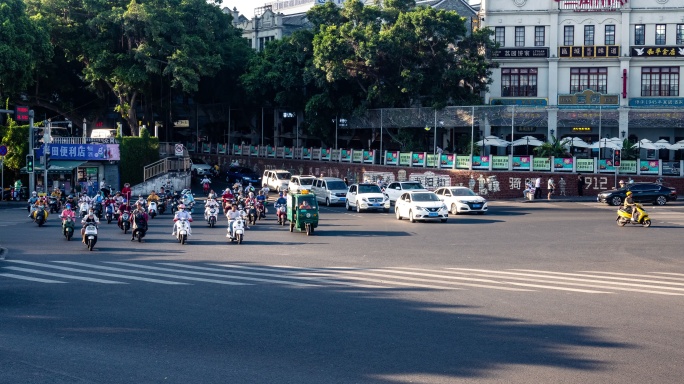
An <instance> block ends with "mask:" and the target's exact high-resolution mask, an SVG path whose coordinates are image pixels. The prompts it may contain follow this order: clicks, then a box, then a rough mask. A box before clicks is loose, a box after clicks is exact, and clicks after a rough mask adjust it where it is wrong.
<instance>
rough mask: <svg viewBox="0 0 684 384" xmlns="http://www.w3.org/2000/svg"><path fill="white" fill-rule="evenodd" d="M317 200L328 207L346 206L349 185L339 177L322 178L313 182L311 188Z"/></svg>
mask: <svg viewBox="0 0 684 384" xmlns="http://www.w3.org/2000/svg"><path fill="white" fill-rule="evenodd" d="M311 189H312V190H313V193H315V194H316V199H317V200H318V201H319V202H321V203H325V205H326V206H328V207H329V206H331V205H333V204H344V203H345V202H346V201H347V189H348V188H347V184H345V183H344V180H342V179H338V178H337V177H321V178H318V179H316V180H314V182H313V186H312V188H311Z"/></svg>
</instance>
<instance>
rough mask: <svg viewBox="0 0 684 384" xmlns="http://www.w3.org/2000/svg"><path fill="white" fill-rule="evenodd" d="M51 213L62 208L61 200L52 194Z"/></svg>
mask: <svg viewBox="0 0 684 384" xmlns="http://www.w3.org/2000/svg"><path fill="white" fill-rule="evenodd" d="M49 206H50V213H57V212H59V208H60V202H59V200H58V199H57V198H56V197H53V196H50V203H49Z"/></svg>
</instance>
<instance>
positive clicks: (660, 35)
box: [655, 24, 666, 45]
mask: <svg viewBox="0 0 684 384" xmlns="http://www.w3.org/2000/svg"><path fill="white" fill-rule="evenodd" d="M665 37H666V36H665V24H656V38H655V43H656V45H665Z"/></svg>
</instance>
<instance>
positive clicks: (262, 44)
mask: <svg viewBox="0 0 684 384" xmlns="http://www.w3.org/2000/svg"><path fill="white" fill-rule="evenodd" d="M273 40H275V36H266V37H260V38H259V51H263V50H264V48H265V47H266V45H267V44H268V43H269V42H271V41H273Z"/></svg>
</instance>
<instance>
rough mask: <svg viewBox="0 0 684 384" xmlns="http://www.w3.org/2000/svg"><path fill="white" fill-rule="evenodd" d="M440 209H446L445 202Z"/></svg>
mask: <svg viewBox="0 0 684 384" xmlns="http://www.w3.org/2000/svg"><path fill="white" fill-rule="evenodd" d="M439 209H440V210H444V209H447V206H446V205H444V204H442V206H441V207H439Z"/></svg>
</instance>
